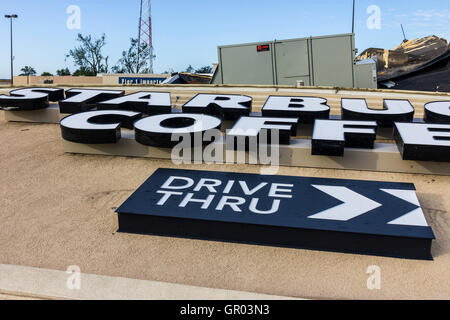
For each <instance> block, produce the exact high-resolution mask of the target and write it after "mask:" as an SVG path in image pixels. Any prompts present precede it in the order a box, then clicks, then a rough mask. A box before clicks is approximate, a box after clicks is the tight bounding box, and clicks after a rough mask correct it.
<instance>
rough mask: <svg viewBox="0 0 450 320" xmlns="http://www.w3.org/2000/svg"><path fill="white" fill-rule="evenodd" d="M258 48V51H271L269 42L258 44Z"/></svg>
mask: <svg viewBox="0 0 450 320" xmlns="http://www.w3.org/2000/svg"><path fill="white" fill-rule="evenodd" d="M256 50H257V51H258V52H264V51H270V45H268V44H264V45H258V46H256Z"/></svg>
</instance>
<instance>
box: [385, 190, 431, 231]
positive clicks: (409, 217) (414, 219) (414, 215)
mask: <svg viewBox="0 0 450 320" xmlns="http://www.w3.org/2000/svg"><path fill="white" fill-rule="evenodd" d="M381 191H383V192H386V193H389V194H390V195H393V196H394V197H397V198H399V199H402V200H405V201H407V202H409V203H412V204H414V205H416V206H418V207H419V208H416V209H414V210H413V211H411V212H408V213H407V214H405V215H403V216H401V217H400V218H397V219H395V220H392V221H391V222H389V223H388V224H395V225H402V226H418V227H428V223H427V220H425V216H424V214H423V211H422V208H421V207H420V202H419V199H417V195H416V192H415V191H414V190H399V189H381Z"/></svg>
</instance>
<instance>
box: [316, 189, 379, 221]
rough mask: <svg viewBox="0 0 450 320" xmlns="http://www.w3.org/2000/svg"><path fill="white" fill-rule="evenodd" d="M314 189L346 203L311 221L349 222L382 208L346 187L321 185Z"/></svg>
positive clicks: (318, 215) (320, 213)
mask: <svg viewBox="0 0 450 320" xmlns="http://www.w3.org/2000/svg"><path fill="white" fill-rule="evenodd" d="M313 187H314V188H316V189H319V190H320V191H322V192H325V193H326V194H328V195H330V196H332V197H333V198H336V199H338V200H340V201H342V202H344V203H343V204H340V205H338V206H336V207H334V208H331V209H327V210H325V211H322V212H319V213H317V214H314V215H312V216H309V217H308V218H311V219H323V220H336V221H348V220H351V219H353V218H355V217H357V216H360V215H363V214H365V213H366V212H369V211H372V210H374V209H376V208H378V207H381V204H379V203H378V202H375V201H373V200H371V199H369V198H366V197H364V196H362V195H360V194H359V193H356V192H354V191H352V190H350V189H348V188H346V187H336V186H319V185H313Z"/></svg>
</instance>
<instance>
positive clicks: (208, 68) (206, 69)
mask: <svg viewBox="0 0 450 320" xmlns="http://www.w3.org/2000/svg"><path fill="white" fill-rule="evenodd" d="M195 73H213V68H212V67H211V66H204V67H201V68H200V69H197V70H195Z"/></svg>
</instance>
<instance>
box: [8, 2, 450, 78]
mask: <svg viewBox="0 0 450 320" xmlns="http://www.w3.org/2000/svg"><path fill="white" fill-rule="evenodd" d="M70 5H77V6H79V7H80V9H81V29H80V30H70V29H68V28H67V27H66V21H67V19H68V17H69V15H68V14H67V13H66V10H67V7H68V6H70ZM371 5H377V6H379V7H380V9H381V28H380V29H369V28H368V27H367V23H366V21H367V19H368V18H369V16H370V14H368V13H367V9H368V7H369V6H371ZM138 6H139V0H123V1H117V0H95V1H94V0H20V1H19V0H0V11H1V12H0V14H1V16H0V19H1V20H0V43H1V45H0V79H4V78H9V73H10V71H9V54H10V53H9V22H8V20H7V19H5V18H3V15H4V14H7V13H17V14H18V15H19V19H18V20H16V21H15V22H14V47H15V63H14V65H15V71H16V72H15V74H16V75H17V74H18V73H19V72H20V71H19V69H20V68H21V67H23V66H24V65H30V66H33V67H34V68H35V69H36V71H37V72H38V73H39V74H40V73H42V72H43V71H49V72H52V73H55V71H56V69H60V68H64V67H69V69H70V70H71V71H74V70H75V67H74V66H73V63H72V61H71V60H70V59H68V60H67V61H65V54H66V53H68V51H69V50H70V49H71V48H73V47H74V46H75V45H76V42H75V38H76V36H77V33H78V32H81V33H83V34H93V35H95V36H100V35H101V34H102V33H103V32H104V33H106V35H107V45H106V47H105V50H104V53H105V55H109V56H110V65H114V64H115V63H116V62H117V60H118V59H119V58H120V55H121V52H122V51H123V50H125V49H126V48H127V47H128V46H129V38H130V37H136V36H137V20H138ZM351 6H352V1H351V0H340V1H336V0H316V1H305V0H296V1H293V0H276V1H273V0H258V1H256V0H226V1H218V0H191V1H187V0H153V6H152V9H153V32H154V33H153V37H154V47H155V54H156V55H157V58H156V60H155V66H154V67H155V72H163V71H165V70H168V69H169V68H173V69H174V70H175V71H178V70H184V69H186V67H187V66H188V65H189V64H191V65H193V66H194V67H200V66H203V65H208V64H210V63H212V62H216V61H217V46H218V45H225V44H234V43H245V42H255V41H266V40H272V39H289V38H299V37H307V36H318V35H327V34H339V33H348V32H350V31H351ZM356 17H357V18H356V46H357V48H358V49H359V51H360V52H361V51H362V50H364V49H366V48H367V47H385V48H392V47H395V46H397V45H398V44H400V43H401V41H402V34H401V29H400V23H403V25H404V26H405V29H406V35H407V37H408V38H409V39H412V38H415V37H423V36H427V35H430V34H435V35H437V36H441V37H445V38H447V39H449V38H450V6H449V2H448V0H439V1H437V0H427V1H423V0H396V1H392V0H391V1H386V0H378V1H377V0H357V12H356Z"/></svg>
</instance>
